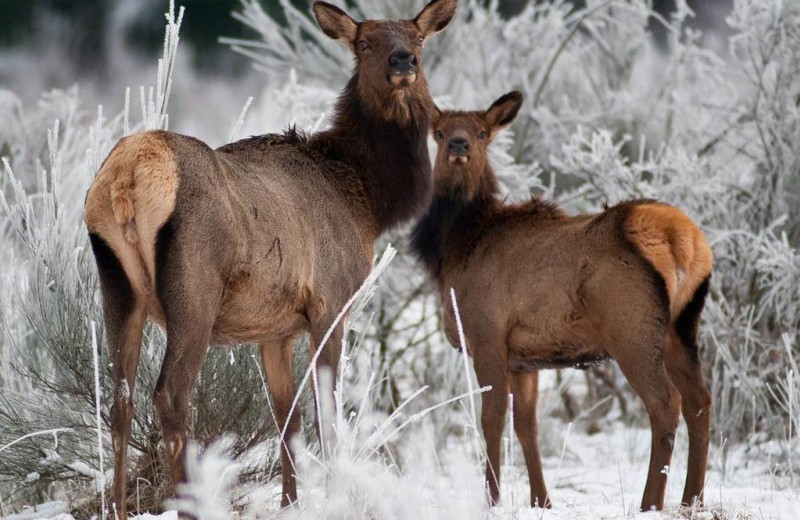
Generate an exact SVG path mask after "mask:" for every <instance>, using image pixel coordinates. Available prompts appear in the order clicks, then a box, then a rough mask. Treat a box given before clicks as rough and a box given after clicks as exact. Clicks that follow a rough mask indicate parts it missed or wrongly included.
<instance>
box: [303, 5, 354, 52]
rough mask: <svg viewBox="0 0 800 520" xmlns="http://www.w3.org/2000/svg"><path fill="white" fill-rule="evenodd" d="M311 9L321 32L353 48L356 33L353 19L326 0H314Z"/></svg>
mask: <svg viewBox="0 0 800 520" xmlns="http://www.w3.org/2000/svg"><path fill="white" fill-rule="evenodd" d="M312 9H313V10H314V16H316V17H317V23H318V24H319V26H320V28H321V29H322V32H324V33H325V34H327V35H328V37H329V38H331V39H334V40H338V41H340V42H342V43H344V44H345V45H347V46H348V47H350V49H351V50H354V49H355V41H356V35H357V34H358V23H357V22H356V21H355V20H353V19H352V18H350V16H348V14H347V13H345V12H344V11H342V10H341V9H339V8H338V7H336V6H335V5H331V4H329V3H328V2H314V6H313V7H312Z"/></svg>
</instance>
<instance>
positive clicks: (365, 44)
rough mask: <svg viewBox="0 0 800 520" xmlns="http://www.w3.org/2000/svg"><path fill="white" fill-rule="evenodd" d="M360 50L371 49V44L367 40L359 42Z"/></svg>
mask: <svg viewBox="0 0 800 520" xmlns="http://www.w3.org/2000/svg"><path fill="white" fill-rule="evenodd" d="M358 48H359V49H361V50H362V51H365V50H367V49H369V42H368V41H367V40H358Z"/></svg>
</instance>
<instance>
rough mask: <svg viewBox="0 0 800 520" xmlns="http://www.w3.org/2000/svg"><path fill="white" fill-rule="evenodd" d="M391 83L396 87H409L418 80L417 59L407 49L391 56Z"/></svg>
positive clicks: (397, 51)
mask: <svg viewBox="0 0 800 520" xmlns="http://www.w3.org/2000/svg"><path fill="white" fill-rule="evenodd" d="M389 67H390V68H391V73H390V74H389V81H390V82H391V83H392V85H394V86H395V87H407V86H409V85H411V84H412V83H414V82H415V81H416V80H417V57H416V56H415V55H414V53H413V52H410V51H408V50H406V49H401V50H396V51H394V52H393V53H392V54H391V56H389Z"/></svg>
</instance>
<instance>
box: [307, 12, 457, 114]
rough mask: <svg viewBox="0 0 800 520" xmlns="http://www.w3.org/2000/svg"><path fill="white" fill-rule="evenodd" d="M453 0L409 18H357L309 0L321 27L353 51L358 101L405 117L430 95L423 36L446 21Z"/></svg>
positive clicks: (425, 103)
mask: <svg viewBox="0 0 800 520" xmlns="http://www.w3.org/2000/svg"><path fill="white" fill-rule="evenodd" d="M457 5H458V0H433V1H432V2H430V3H429V4H428V5H427V6H425V8H424V9H423V10H422V11H421V12H420V13H419V14H418V15H417V17H416V18H414V19H413V20H366V21H363V22H356V21H355V20H353V18H351V17H350V16H348V14H347V13H345V12H344V11H343V10H341V9H339V8H338V7H336V6H333V5H331V4H328V3H326V2H314V7H313V9H314V14H315V16H316V17H317V22H318V23H319V26H320V27H321V28H322V30H323V32H325V34H327V35H328V36H329V37H330V38H332V39H334V40H337V41H339V42H341V43H343V44H345V45H346V46H347V47H348V48H349V49H350V50H351V51H352V52H353V54H354V55H355V58H356V68H355V74H354V80H355V82H356V85H355V86H356V89H357V94H358V97H359V99H360V100H361V103H362V106H363V108H364V109H365V110H367V111H369V112H370V113H371V115H373V116H378V117H381V118H382V119H386V120H394V121H396V122H399V123H406V122H408V120H409V119H411V118H412V117H413V116H414V115H415V114H418V113H420V111H422V112H424V113H427V111H428V110H429V108H430V106H431V105H432V101H431V99H430V94H429V93H428V88H427V85H426V84H425V77H424V75H423V72H422V65H421V61H420V53H421V51H422V48H423V46H424V45H425V42H426V41H427V40H428V38H430V37H431V36H433V35H434V34H436V33H437V32H439V31H441V30H442V29H444V28H445V27H447V24H448V23H450V20H452V18H453V16H454V15H455V11H456V6H457Z"/></svg>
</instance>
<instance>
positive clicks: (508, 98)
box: [485, 90, 522, 134]
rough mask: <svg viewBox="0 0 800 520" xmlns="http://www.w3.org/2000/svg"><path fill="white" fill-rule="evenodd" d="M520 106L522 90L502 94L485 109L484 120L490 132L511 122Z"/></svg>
mask: <svg viewBox="0 0 800 520" xmlns="http://www.w3.org/2000/svg"><path fill="white" fill-rule="evenodd" d="M521 106H522V92H519V91H517V90H515V91H513V92H509V93H508V94H506V95H504V96H503V97H501V98H500V99H498V100H497V101H495V102H494V103H492V106H490V107H489V110H487V111H486V116H485V117H486V122H487V123H488V124H489V126H490V127H491V128H492V134H494V133H497V132H499V131H500V130H502V129H503V128H505V127H507V126H508V125H510V124H511V122H512V121H513V120H514V118H515V117H517V113H518V112H519V109H520V107H521Z"/></svg>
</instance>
